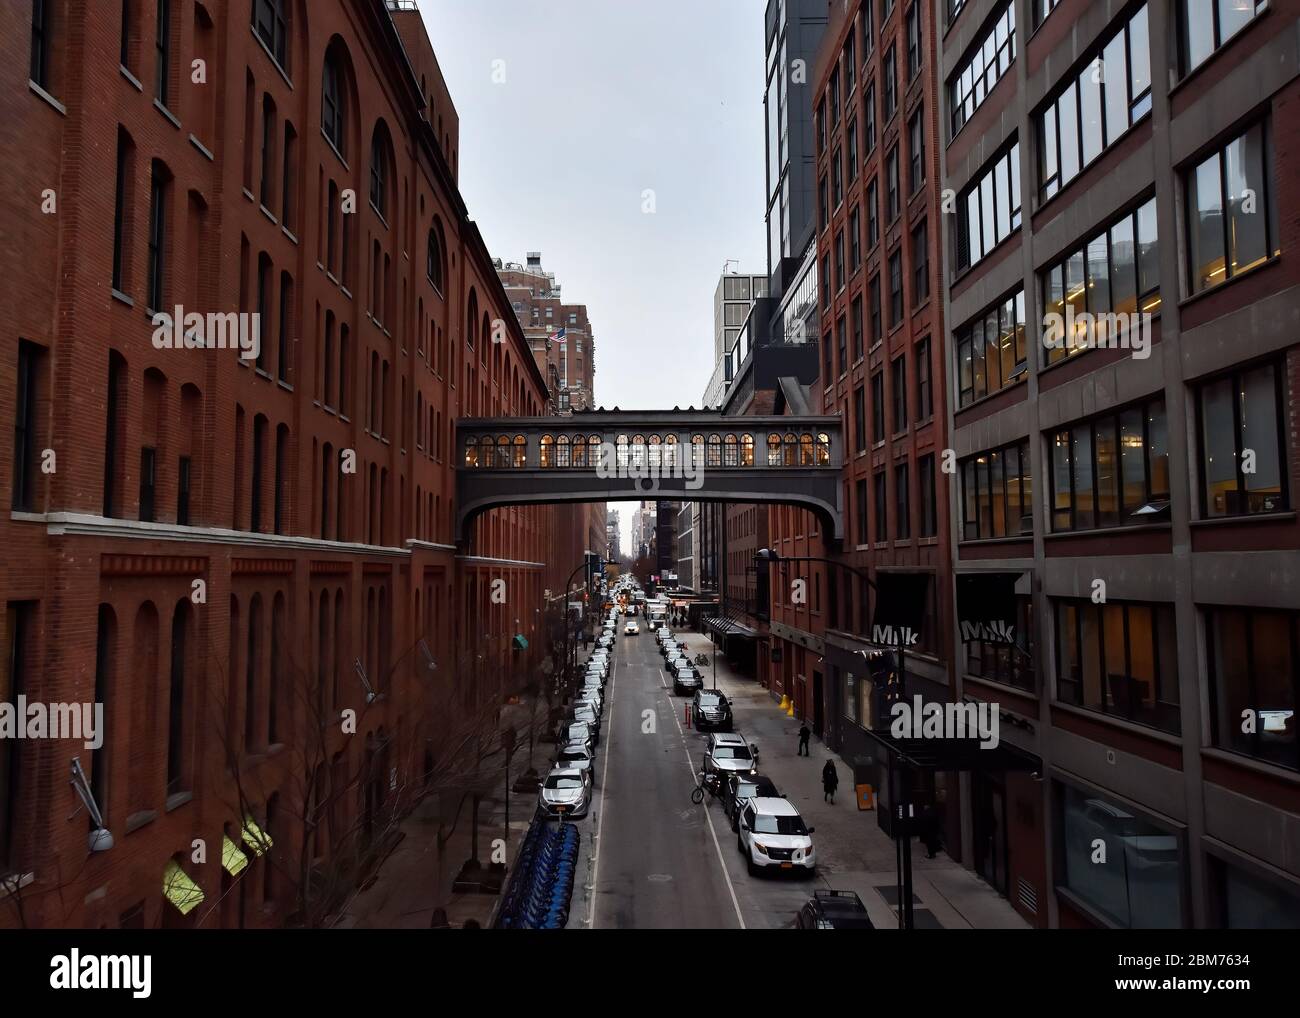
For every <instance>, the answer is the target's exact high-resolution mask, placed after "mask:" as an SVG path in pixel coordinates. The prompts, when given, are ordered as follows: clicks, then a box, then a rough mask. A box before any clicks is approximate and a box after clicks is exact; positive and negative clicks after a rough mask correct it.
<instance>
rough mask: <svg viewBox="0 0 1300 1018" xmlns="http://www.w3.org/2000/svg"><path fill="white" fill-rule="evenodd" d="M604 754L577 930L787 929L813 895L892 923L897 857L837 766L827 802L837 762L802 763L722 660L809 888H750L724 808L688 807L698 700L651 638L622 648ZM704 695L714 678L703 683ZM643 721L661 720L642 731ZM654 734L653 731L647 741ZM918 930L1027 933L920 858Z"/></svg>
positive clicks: (786, 731) (748, 683) (782, 730)
mask: <svg viewBox="0 0 1300 1018" xmlns="http://www.w3.org/2000/svg"><path fill="white" fill-rule="evenodd" d="M678 635H679V636H682V635H684V638H685V639H686V641H687V644H688V646H689V647H690V650H691V654H692V656H694V655H695V654H698V653H701V652H702V653H705V654H708V655H710V657H712V655H713V647H712V645H711V644H710V643H709V641H708V640H707V639H706V638H705V637H703V636H701V635H699V634H696V633H687V634H681V633H679V634H678ZM615 648H616V649H615V653H614V655H613V656H614V661H615V664H614V672H613V675H612V676H611V679H610V683H609V687H608V691H607V692H608V702H607V705H606V708H605V721H604V736H603V741H602V743H601V745H600V746H599V747H598V750H599V752H598V756H599V764H598V771H597V775H596V786H597V793H596V797H595V800H594V807H593V809H592V812H591V815H590V817H589V818H588V819H587V820H586V821H583V825H584V826H583V830H582V834H583V837H584V844H585V845H587V844H590V842H591V840H592V835H593V834H595V835H596V838H595V844H594V846H592V847H591V849H590V852H589V853H587V852H584V854H589V855H590V858H591V862H590V863H589V864H587V863H584V864H583V866H584V869H583V872H585V873H587V874H588V881H587V887H588V888H589V889H588V890H586V891H583V890H582V889H581V886H580V888H579V889H575V892H574V901H573V910H572V913H571V915H570V919H569V927H570V928H582V927H584V926H586V925H587V924H588V923H590V925H591V927H593V928H597V929H602V928H604V929H609V928H621V929H649V928H653V929H663V928H695V929H700V928H713V929H721V928H728V929H730V928H737V927H743V928H748V929H769V928H776V929H779V928H789V927H791V926H793V924H794V918H795V914H796V913H797V911H798V910H799V908H800V906H801V905H803V903H804V902H805V901H807V900H808V898H809V897H810V896H811V895H812V892H813V890H814V889H816V888H835V889H839V890H853V891H856V892H857V893H858V895H859V897H861V899H862V901H863V903H864V904H865V905H866V907H867V910H868V913H869V914H870V916H871V920H872V922H873V923H874V924H875V925H876V927H877V928H885V929H890V928H893V927H895V926H896V925H897V918H896V916H895V913H894V911H893V909H892V907H891V906H890V903H889V899H888V898H887V895H892V893H893V890H894V882H895V870H894V845H893V842H892V841H890V840H889V839H888V838H886V837H885V835H884V834H883V833H882V832H881V831H880V829H879V828H878V827H877V825H876V820H875V816H874V814H872V813H869V812H859V811H858V810H857V808H856V805H855V804H854V800H853V795H852V790H851V788H850V787H849V786H848V784H847V775H846V774H844V771H843V766H842V765H841V787H840V792H841V794H840V795H839V796H838V797H837V802H836V804H835V805H830V804H825V803H823V801H822V790H821V783H820V782H821V778H820V775H821V766H822V764H823V763H824V761H825V758H826V756H827V755H828V754H827V753H826V752H825V751H823V752H821V753H818V752H817V743H816V742H814V750H813V755H812V756H811V757H808V758H798V757H796V756H795V748H796V744H797V734H796V733H797V730H798V726H799V722H798V721H797V720H796V719H793V718H788V717H786V716H785V714H783V713H782V712H781V711H779V710H778V709H777V706H776V704H775V703H774V702H773V701H772V699H771V698H770V697H769V696H768V694H767V691H766V690H764V689H762V688H761V687H759V686H758V685H757V684H756V683H754V682H753V681H752V680H748V679H743V678H738V677H733V676H732V674H731V670H730V668H729V666H728V664H727V662H726V659H725V658H723V659H722V660H720V661H719V662H717V665H718V667H717V672H716V674H717V679H716V681H717V685H718V688H720V689H722V690H723V691H724V692H725V693H726V695H727V697H728V699H730V700H731V701H732V703H733V708H734V711H735V718H736V725H735V727H736V730H737V731H739V732H741V733H742V734H744V735H745V736H746V737H747V738H748V739H749V741H751V742H755V743H757V745H758V747H759V752H760V768H759V769H760V771H761V772H762V773H763V774H765V775H767V776H768V777H770V778H772V779H773V780H774V781H775V782H776V784H777V787H778V788H779V789H780V790H781V791H782V792H783V793H784V794H785V795H786V796H787V798H789V799H790V801H791V802H793V803H794V804H795V805H796V806H797V807H798V808H799V810H800V812H801V813H802V814H803V816H804V818H805V820H806V821H807V823H808V824H809V825H810V826H813V827H815V828H816V831H815V833H814V842H815V844H816V846H817V851H818V857H819V859H820V862H819V865H818V870H817V874H816V876H815V877H813V878H812V879H809V878H806V877H802V876H786V875H782V876H780V877H776V876H770V875H764V876H758V877H754V876H750V875H749V873H748V872H747V871H746V866H745V861H744V859H743V857H742V856H741V855H740V854H739V853H738V852H737V851H736V836H735V834H734V833H732V830H731V827H730V823H729V821H728V819H727V817H726V815H725V814H724V813H723V810H722V806H721V804H720V803H714V802H712V800H707V799H706V802H705V804H704V805H699V806H696V805H693V804H692V803H691V801H690V792H691V788H692V787H693V784H694V773H695V772H696V771H697V770H698V769H699V767H700V765H701V760H702V758H703V755H704V744H705V741H706V738H707V736H706V735H703V734H701V733H699V732H696V731H695V730H694V729H692V728H689V727H686V726H685V725H684V718H685V708H686V706H687V705H688V704H689V703H690V698H689V697H684V696H683V697H679V696H674V695H672V691H671V689H670V688H669V686H668V684H667V674H666V672H665V671H664V669H663V659H662V657H661V656H660V654H659V651H658V647H657V645H656V643H655V639H654V637H653V635H651V634H650V633H648V632H642V633H641V634H640V635H638V636H620V637H619V639H618V642H617V643H616V645H615ZM703 672H704V675H705V681H706V684H708V683H711V682H713V681H714V679H713V675H714V669H713V668H712V667H708V668H705V669H703ZM647 712H649V715H648V716H649V717H652V718H653V719H654V725H653V727H652V728H651V726H649V725H648V724H646V718H647ZM647 728H650V730H649V731H646V729H647ZM914 859H915V866H916V878H915V893H916V896H917V898H918V899H919V903H918V904H917V905H916V915H917V925H918V926H923V925H930V926H942V927H945V928H968V927H979V928H1011V929H1016V928H1024V927H1025V926H1026V924H1025V922H1024V921H1023V920H1022V919H1021V918H1020V917H1019V916H1018V915H1017V914H1016V913H1015V911H1014V910H1013V909H1012V908H1011V907H1010V905H1009V904H1008V903H1007V902H1006V901H1005V899H1002V898H1000V897H999V896H998V895H997V894H996V893H995V892H994V891H993V890H992V889H991V888H989V887H988V885H987V884H984V883H983V882H982V881H980V880H979V879H978V878H976V877H975V876H974V875H973V874H971V873H969V872H968V871H966V870H964V869H963V868H962V867H960V866H959V865H957V864H956V863H954V862H953V861H952V860H951V859H949V858H948V857H947V856H944V855H940V856H939V857H938V858H936V859H934V860H929V859H926V858H925V854H924V851H923V850H921V849H920V848H919V846H918V848H917V851H916V852H915V853H914Z"/></svg>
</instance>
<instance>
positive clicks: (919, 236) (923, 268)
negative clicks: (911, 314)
mask: <svg viewBox="0 0 1300 1018" xmlns="http://www.w3.org/2000/svg"><path fill="white" fill-rule="evenodd" d="M926 234H927V229H926V224H925V220H924V219H922V220H921V222H920V223H918V224H917V226H916V229H914V230H913V231H912V306H913V307H919V306H920V305H921V303H922V302H923V301H925V300H926V299H927V298H928V297H929V296H930V244H929V237H927V236H926Z"/></svg>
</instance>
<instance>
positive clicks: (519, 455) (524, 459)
mask: <svg viewBox="0 0 1300 1018" xmlns="http://www.w3.org/2000/svg"><path fill="white" fill-rule="evenodd" d="M527 464H528V442H527V440H526V439H525V438H524V436H523V435H516V436H515V469H516V470H522V469H523V468H524V467H525V466H526V465H527Z"/></svg>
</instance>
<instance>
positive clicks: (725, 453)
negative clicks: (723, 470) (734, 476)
mask: <svg viewBox="0 0 1300 1018" xmlns="http://www.w3.org/2000/svg"><path fill="white" fill-rule="evenodd" d="M722 465H723V466H724V467H736V466H739V465H740V440H739V439H738V438H736V436H735V435H728V436H727V437H726V438H724V439H723V440H722Z"/></svg>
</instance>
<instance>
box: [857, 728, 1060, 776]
mask: <svg viewBox="0 0 1300 1018" xmlns="http://www.w3.org/2000/svg"><path fill="white" fill-rule="evenodd" d="M866 732H867V735H868V736H870V737H871V738H872V739H874V740H875V741H876V742H877V743H879V744H880V745H881V747H882V748H884V749H885V750H886V751H888V752H890V753H892V754H894V755H896V756H897V757H899V758H900V759H901V760H902V761H903V762H904V763H906V764H907V765H908V766H909V767H914V768H915V769H917V770H922V771H1040V770H1042V767H1043V761H1042V760H1041V759H1040V758H1039V757H1037V756H1035V755H1034V754H1033V753H1029V752H1026V751H1025V750H1023V749H1019V748H1018V747H1016V746H1012V745H1009V744H1007V743H1005V742H999V743H998V744H997V745H996V746H994V747H993V748H991V749H984V748H982V747H981V745H980V740H979V739H896V738H894V737H893V735H892V734H890V732H889V730H888V729H885V730H883V731H880V730H876V729H867V730H866Z"/></svg>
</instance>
